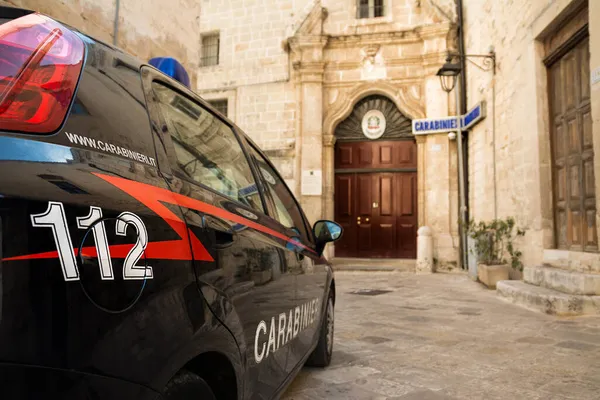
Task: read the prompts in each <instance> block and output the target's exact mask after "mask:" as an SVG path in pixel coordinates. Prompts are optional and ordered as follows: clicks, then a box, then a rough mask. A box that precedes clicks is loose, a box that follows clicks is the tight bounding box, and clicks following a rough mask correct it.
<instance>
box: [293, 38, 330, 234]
mask: <svg viewBox="0 0 600 400" xmlns="http://www.w3.org/2000/svg"><path fill="white" fill-rule="evenodd" d="M289 43H290V46H291V48H292V51H293V53H294V54H293V59H294V60H295V61H294V62H293V67H294V73H295V77H296V82H297V84H298V85H299V87H300V90H299V91H300V99H298V103H299V118H300V120H301V123H300V132H299V135H298V138H299V140H300V142H299V143H296V146H299V151H298V152H297V153H296V154H297V156H299V157H300V162H299V168H300V171H297V174H296V176H297V179H298V182H299V183H300V185H299V187H300V192H299V193H298V198H299V200H300V204H301V205H302V208H303V209H304V212H305V213H306V216H307V218H308V220H309V222H310V223H311V224H313V223H314V222H315V221H316V220H318V219H321V218H323V211H324V210H323V196H325V188H324V187H323V186H324V185H322V190H321V195H306V194H303V193H302V184H303V182H302V179H303V178H302V174H303V172H304V171H315V172H317V171H319V172H320V173H321V177H322V178H323V176H324V172H325V171H323V165H324V164H323V130H322V128H323V125H322V124H323V72H324V69H325V63H324V62H323V61H322V60H323V47H324V46H325V44H326V43H327V39H326V38H325V37H322V36H320V35H306V36H295V37H293V38H291V39H290V42H289ZM323 181H324V179H323Z"/></svg>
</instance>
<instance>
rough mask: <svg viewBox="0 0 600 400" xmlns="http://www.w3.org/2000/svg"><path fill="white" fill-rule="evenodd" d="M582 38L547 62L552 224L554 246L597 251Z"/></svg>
mask: <svg viewBox="0 0 600 400" xmlns="http://www.w3.org/2000/svg"><path fill="white" fill-rule="evenodd" d="M582 36H583V37H582V38H581V39H580V40H579V41H577V42H576V43H575V44H573V45H572V46H571V47H570V48H568V49H566V50H564V48H563V49H559V50H562V53H563V54H562V55H561V56H560V57H556V58H555V59H554V60H553V61H552V62H551V63H550V65H548V69H549V71H548V72H549V73H548V76H549V88H550V105H551V122H552V141H551V142H552V153H553V154H552V166H553V168H552V169H553V181H554V182H553V186H554V188H553V189H554V193H553V197H554V222H555V234H556V236H555V237H556V245H557V247H558V248H560V249H568V250H574V251H591V252H596V251H598V233H597V231H596V188H595V184H594V179H595V178H594V149H593V133H592V113H591V102H590V58H589V57H590V54H589V39H588V38H587V36H586V35H582Z"/></svg>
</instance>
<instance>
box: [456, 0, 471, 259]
mask: <svg viewBox="0 0 600 400" xmlns="http://www.w3.org/2000/svg"><path fill="white" fill-rule="evenodd" d="M456 8H457V16H458V53H459V55H460V57H459V58H460V67H461V72H460V106H459V111H460V115H463V114H465V113H466V112H467V62H466V58H465V36H464V29H463V28H464V26H463V0H457V1H456ZM461 137H462V138H461ZM457 139H458V140H459V142H458V145H459V146H461V148H462V160H459V163H460V162H461V161H462V168H461V167H460V166H459V168H458V173H459V177H458V178H459V182H460V181H461V180H462V181H463V183H464V184H463V185H462V193H460V196H459V198H460V197H462V198H463V204H462V207H463V209H462V210H459V216H462V215H464V221H466V222H468V221H469V218H470V217H469V136H468V132H463V134H462V135H460V136H458V138H457ZM461 139H462V140H461ZM463 213H464V214H463ZM461 220H462V218H461ZM465 228H466V227H463V229H462V230H461V235H460V237H461V241H460V242H461V257H462V258H461V259H462V266H463V269H467V268H468V249H467V235H466V230H465Z"/></svg>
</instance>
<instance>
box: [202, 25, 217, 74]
mask: <svg viewBox="0 0 600 400" xmlns="http://www.w3.org/2000/svg"><path fill="white" fill-rule="evenodd" d="M200 65H201V66H203V67H208V66H210V65H219V34H218V33H211V34H210V35H203V36H202V58H201V59H200Z"/></svg>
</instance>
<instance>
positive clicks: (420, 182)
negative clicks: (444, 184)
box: [415, 135, 427, 226]
mask: <svg viewBox="0 0 600 400" xmlns="http://www.w3.org/2000/svg"><path fill="white" fill-rule="evenodd" d="M415 138H416V140H417V213H418V215H417V224H418V225H419V226H425V225H426V224H427V220H426V219H425V215H426V213H425V207H426V204H425V199H426V196H425V165H427V164H426V163H425V154H426V149H427V147H426V143H427V140H426V139H427V137H426V136H424V135H421V136H416V137H415Z"/></svg>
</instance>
